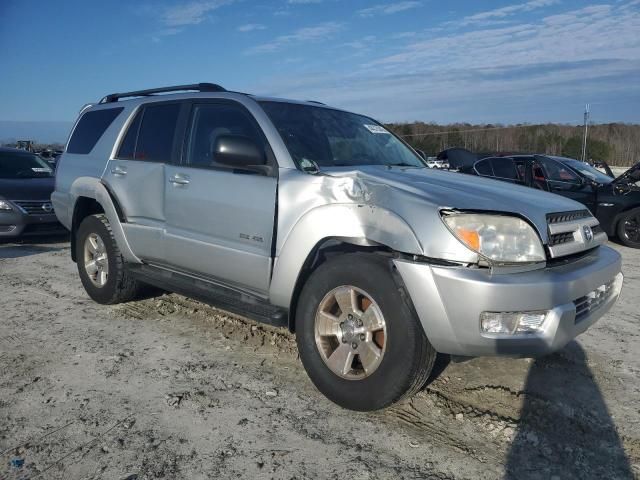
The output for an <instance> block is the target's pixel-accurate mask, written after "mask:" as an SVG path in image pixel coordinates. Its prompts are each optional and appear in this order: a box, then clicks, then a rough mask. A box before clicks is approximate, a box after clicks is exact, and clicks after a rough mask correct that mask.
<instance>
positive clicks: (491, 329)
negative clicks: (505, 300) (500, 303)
mask: <svg viewBox="0 0 640 480" xmlns="http://www.w3.org/2000/svg"><path fill="white" fill-rule="evenodd" d="M547 313H548V312H546V311H545V312H482V313H481V314H480V328H481V330H482V333H495V334H506V335H513V334H516V333H535V332H539V331H540V330H542V326H543V325H544V321H545V319H546V318H547Z"/></svg>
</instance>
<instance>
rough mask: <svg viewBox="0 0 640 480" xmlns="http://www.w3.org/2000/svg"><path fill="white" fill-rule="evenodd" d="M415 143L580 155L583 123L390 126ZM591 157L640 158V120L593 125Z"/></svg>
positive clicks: (615, 161)
mask: <svg viewBox="0 0 640 480" xmlns="http://www.w3.org/2000/svg"><path fill="white" fill-rule="evenodd" d="M387 127H389V128H390V129H391V130H392V131H393V132H395V133H396V134H398V135H400V136H402V137H404V139H405V140H406V141H407V142H408V143H409V144H411V145H412V146H413V147H415V148H419V149H420V150H422V151H424V152H425V153H427V155H433V156H435V155H436V154H437V153H438V152H441V151H442V150H444V149H446V148H450V147H464V148H467V149H469V150H471V151H473V152H484V153H494V152H510V153H542V154H549V155H563V156H566V157H571V158H578V159H580V158H582V138H583V133H584V127H583V126H581V125H576V126H573V125H558V124H552V123H548V124H544V125H522V124H519V125H506V126H505V125H500V124H497V125H495V124H494V125H491V124H487V125H472V124H468V123H455V124H451V125H437V124H435V123H423V122H413V123H395V124H389V125H387ZM587 158H588V159H591V160H593V161H601V160H604V161H606V162H607V163H608V164H609V165H615V166H620V167H622V166H631V165H633V164H635V163H637V162H640V125H631V124H624V123H607V124H598V125H590V126H589V135H588V140H587Z"/></svg>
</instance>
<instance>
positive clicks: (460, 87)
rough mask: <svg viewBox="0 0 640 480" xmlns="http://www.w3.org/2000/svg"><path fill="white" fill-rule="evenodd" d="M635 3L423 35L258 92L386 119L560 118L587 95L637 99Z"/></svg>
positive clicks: (638, 21)
mask: <svg viewBox="0 0 640 480" xmlns="http://www.w3.org/2000/svg"><path fill="white" fill-rule="evenodd" d="M637 2H638V0H632V1H630V2H629V1H627V2H624V1H621V2H618V3H617V4H615V5H609V6H607V5H590V6H586V7H584V8H580V9H576V10H569V11H565V12H563V13H562V14H559V15H547V16H542V17H540V16H534V17H532V18H530V19H529V23H525V24H517V25H513V24H512V25H506V26H501V27H499V28H484V27H483V28H476V29H473V30H471V29H467V31H462V32H461V31H460V30H455V31H451V30H450V29H449V31H448V30H447V29H445V30H443V31H441V32H439V33H437V34H431V35H429V34H428V32H423V33H422V34H420V35H418V36H416V37H415V38H413V39H411V38H409V39H405V40H404V41H405V42H407V43H406V45H405V46H404V47H400V49H399V51H398V52H397V53H395V54H392V55H379V56H378V57H370V61H368V62H366V63H363V64H362V65H359V66H355V67H354V68H351V69H348V70H345V69H336V70H335V71H324V72H323V71H316V72H308V73H307V74H306V76H302V75H298V76H295V77H289V78H279V79H274V80H273V83H271V84H270V85H269V86H267V88H266V90H267V92H266V93H268V94H272V95H274V96H289V97H294V98H318V99H320V100H322V101H327V102H330V103H332V104H335V105H337V106H340V107H343V108H347V109H353V110H358V111H363V112H364V113H368V114H371V115H374V116H379V117H381V118H382V119H383V120H385V121H386V120H413V119H424V120H429V119H433V120H436V121H457V120H460V121H462V120H469V121H494V122H495V121H530V120H535V121H537V120H556V121H568V120H569V119H570V118H572V117H570V116H569V115H573V113H572V112H573V109H574V107H575V109H576V112H578V114H579V112H580V108H581V104H583V103H585V102H587V101H596V100H597V99H598V98H601V99H602V98H609V97H610V96H612V95H618V96H622V98H628V99H634V98H638V96H639V95H640V83H638V82H634V81H633V79H634V78H640V35H638V32H639V31H640V10H639V9H637V7H634V5H636V4H637ZM495 18H496V19H497V18H498V17H495ZM419 38H426V39H422V40H420V41H416V39H419ZM400 41H402V39H400ZM354 46H355V44H354ZM394 49H396V50H397V49H398V47H397V46H396V47H394ZM373 51H374V52H375V51H376V50H375V49H374V50H373ZM319 70H320V69H319ZM336 85H340V86H341V88H339V89H336V88H335V86H336ZM263 90H264V88H263ZM618 98H620V97H618ZM470 105H473V108H470V107H469V106H470ZM558 112H560V113H558ZM558 115H562V116H560V117H559V116H558ZM613 115H615V112H614V113H613ZM614 119H615V118H614Z"/></svg>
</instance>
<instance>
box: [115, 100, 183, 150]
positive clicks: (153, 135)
mask: <svg viewBox="0 0 640 480" xmlns="http://www.w3.org/2000/svg"><path fill="white" fill-rule="evenodd" d="M179 113H180V104H179V103H165V104H161V105H149V106H147V107H145V109H144V114H143V116H142V124H141V125H140V131H139V133H138V140H137V142H136V148H135V154H134V158H135V159H136V160H146V161H148V162H168V161H170V160H171V153H172V150H173V137H174V136H175V132H176V124H177V123H178V114H179ZM127 134H128V132H127Z"/></svg>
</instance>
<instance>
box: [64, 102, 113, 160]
mask: <svg viewBox="0 0 640 480" xmlns="http://www.w3.org/2000/svg"><path fill="white" fill-rule="evenodd" d="M122 110H124V108H123V107H118V108H106V109H102V110H94V111H91V112H87V113H85V114H84V115H82V117H81V118H80V121H79V122H78V125H76V128H75V130H74V131H73V135H71V139H70V140H69V145H68V147H67V153H79V154H85V155H86V154H87V153H90V152H91V150H93V147H95V145H96V143H98V140H100V137H102V135H103V134H104V132H105V130H106V129H107V128H109V125H111V123H112V122H113V121H114V120H115V118H116V117H117V116H118V115H120V112H122Z"/></svg>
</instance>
